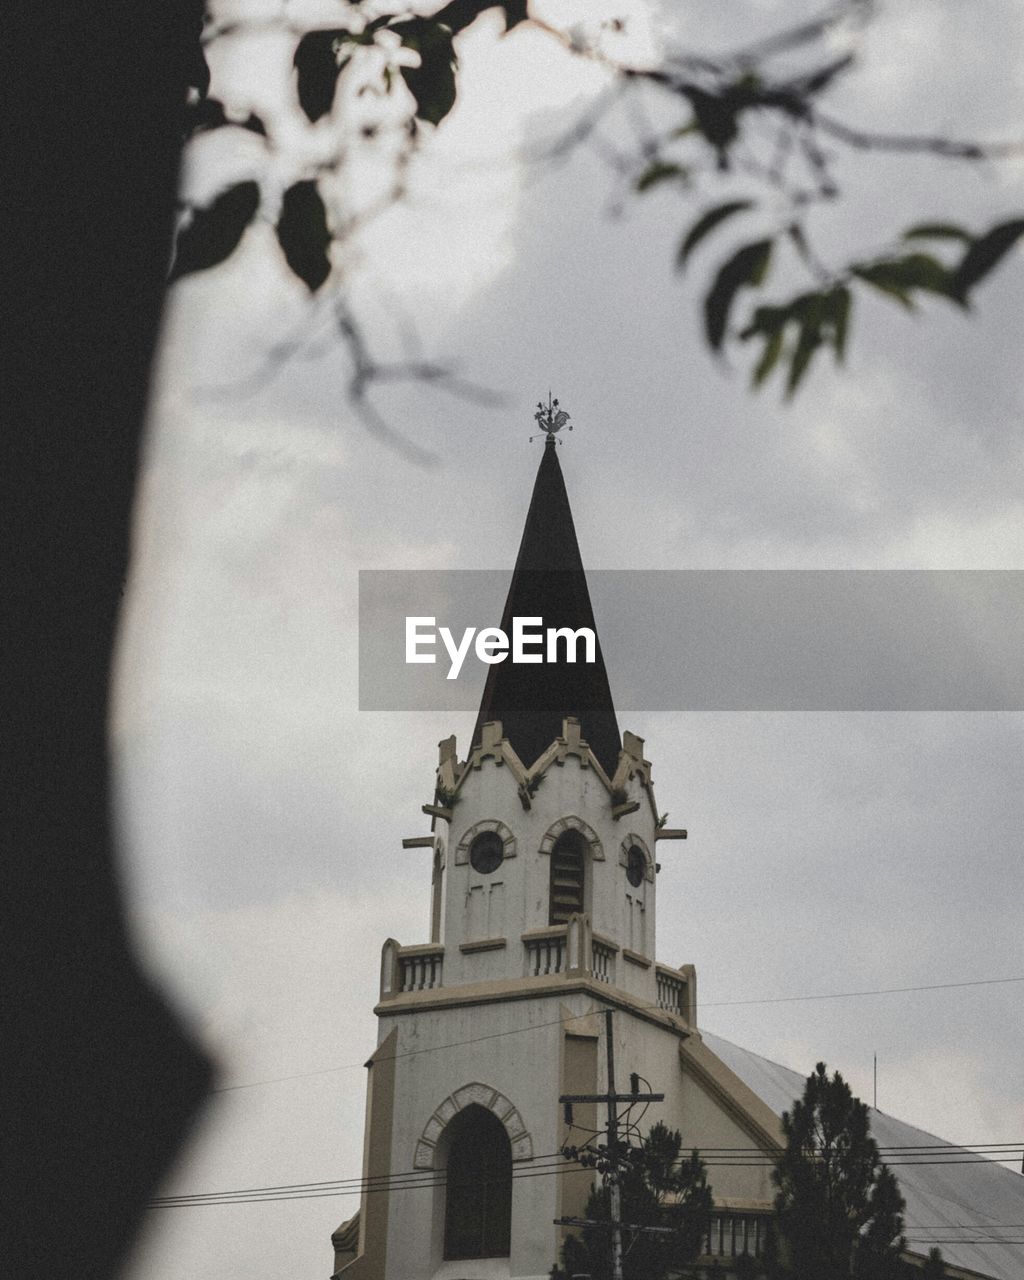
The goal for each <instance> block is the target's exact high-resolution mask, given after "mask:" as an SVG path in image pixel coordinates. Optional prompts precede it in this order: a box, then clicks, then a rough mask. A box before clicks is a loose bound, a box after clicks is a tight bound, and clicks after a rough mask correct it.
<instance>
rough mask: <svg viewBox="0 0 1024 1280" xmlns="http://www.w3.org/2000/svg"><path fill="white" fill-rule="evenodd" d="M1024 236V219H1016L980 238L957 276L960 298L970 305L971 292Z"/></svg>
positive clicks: (955, 282) (954, 286)
mask: <svg viewBox="0 0 1024 1280" xmlns="http://www.w3.org/2000/svg"><path fill="white" fill-rule="evenodd" d="M1022 235H1024V218H1014V219H1013V221H1011V222H1001V223H1000V224H999V225H998V226H995V227H993V228H992V230H991V231H987V232H986V233H985V234H984V235H983V236H979V237H978V238H977V239H976V240H975V241H974V242H973V243H972V245H971V247H970V248H969V249H968V250H967V252H966V254H965V255H964V258H963V261H962V262H961V263H960V265H959V266H958V267H957V268H956V270H955V271H954V272H953V280H952V289H953V293H954V295H955V296H956V298H957V299H958V300H959V301H961V302H963V303H966V302H967V295H968V293H969V291H970V290H971V289H972V288H973V287H974V285H976V284H977V283H978V281H979V280H982V279H984V277H985V276H987V275H988V273H989V272H990V271H991V270H992V268H993V267H994V266H996V264H997V263H998V262H999V261H1000V260H1001V259H1002V258H1003V257H1004V256H1005V255H1006V254H1007V253H1009V251H1010V250H1011V249H1012V248H1013V246H1014V245H1015V244H1016V243H1017V241H1018V240H1019V239H1020V237H1021V236H1022Z"/></svg>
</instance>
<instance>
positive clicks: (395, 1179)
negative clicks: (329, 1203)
mask: <svg viewBox="0 0 1024 1280" xmlns="http://www.w3.org/2000/svg"><path fill="white" fill-rule="evenodd" d="M1016 1149H1017V1151H1020V1150H1021V1149H1022V1148H1021V1145H1020V1144H1018V1146H1017V1148H1016ZM701 1158H702V1160H703V1163H704V1165H705V1166H706V1167H707V1168H709V1169H714V1168H733V1169H735V1168H744V1169H770V1168H772V1167H774V1164H775V1161H774V1160H773V1159H771V1158H768V1157H766V1156H764V1155H763V1154H762V1157H761V1158H760V1159H754V1160H739V1159H731V1158H727V1159H722V1158H720V1157H717V1158H716V1157H714V1156H711V1157H706V1156H705V1155H703V1154H702V1157H701ZM885 1163H886V1165H887V1166H888V1167H889V1168H898V1167H901V1166H903V1165H905V1164H906V1163H908V1162H906V1161H904V1160H900V1159H895V1160H886V1161H885ZM910 1163H912V1165H914V1166H916V1167H920V1166H921V1165H927V1166H936V1165H948V1164H992V1163H993V1162H992V1161H991V1160H988V1159H987V1158H985V1157H983V1156H981V1157H978V1158H969V1157H967V1158H956V1159H934V1158H931V1159H926V1160H923V1161H918V1160H915V1161H913V1162H910ZM573 1172H586V1170H585V1169H584V1167H583V1166H582V1165H580V1164H579V1163H578V1162H576V1161H568V1160H566V1159H565V1158H564V1157H562V1156H561V1153H560V1152H551V1153H549V1154H546V1155H543V1156H535V1157H534V1158H533V1159H532V1161H531V1162H530V1164H529V1166H528V1167H519V1168H513V1171H512V1177H513V1179H521V1178H536V1177H547V1176H552V1175H557V1174H565V1173H573ZM439 1174H440V1176H439ZM444 1183H445V1177H444V1174H443V1171H440V1170H437V1169H424V1170H409V1171H407V1172H405V1173H398V1174H381V1175H379V1176H377V1177H372V1176H371V1177H364V1178H347V1179H338V1180H335V1181H325V1182H306V1183H302V1182H300V1183H285V1184H278V1185H271V1186H267V1187H242V1188H236V1189H234V1190H229V1191H210V1192H192V1193H183V1194H181V1195H170V1196H161V1197H157V1198H156V1199H154V1200H152V1201H151V1202H150V1207H151V1208H199V1207H202V1206H203V1205H215V1204H246V1203H248V1204H252V1203H259V1202H262V1201H282V1200H309V1199H319V1198H322V1197H325V1196H349V1195H362V1194H373V1193H375V1192H380V1191H411V1190H418V1189H419V1188H421V1187H437V1186H443V1185H444ZM1021 1228H1024V1224H1020V1223H1007V1224H994V1223H958V1224H956V1225H955V1226H952V1225H951V1226H950V1227H949V1228H948V1229H949V1230H964V1229H969V1230H972V1231H979V1230H997V1229H1005V1230H1018V1229H1021ZM946 1229H947V1228H946V1227H945V1226H943V1225H941V1224H935V1225H934V1226H917V1227H914V1228H913V1230H915V1231H924V1230H930V1231H944V1230H946ZM1001 1242H1002V1241H1001V1240H999V1239H996V1240H990V1243H1001Z"/></svg>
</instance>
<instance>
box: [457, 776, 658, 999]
mask: <svg viewBox="0 0 1024 1280" xmlns="http://www.w3.org/2000/svg"><path fill="white" fill-rule="evenodd" d="M628 790H629V793H630V798H631V799H637V800H639V801H640V804H641V807H640V809H639V810H638V811H637V812H636V813H634V814H630V815H629V816H628V817H627V818H625V819H622V820H620V821H618V822H616V821H615V820H614V819H613V818H612V815H611V803H610V800H609V795H608V791H607V790H606V788H605V787H604V785H603V784H602V782H601V780H600V779H599V778H598V777H597V775H596V774H595V773H594V771H593V770H592V769H590V768H587V767H583V766H582V765H581V762H580V761H579V760H578V759H577V758H576V757H574V756H570V757H568V758H567V759H566V761H565V763H564V764H562V765H558V764H553V765H552V766H551V767H550V768H549V769H548V771H547V773H546V774H545V775H544V780H543V782H542V783H541V785H540V787H539V788H538V790H537V791H536V792H535V794H534V796H533V797H532V802H531V808H530V809H529V810H528V811H527V810H524V809H523V807H522V804H521V802H520V800H519V796H518V793H517V783H516V779H515V776H514V774H513V773H512V772H511V770H510V769H509V768H508V766H507V765H504V764H500V765H499V764H497V763H496V762H495V761H494V760H492V759H487V760H485V761H484V762H483V763H482V765H481V767H480V768H479V769H476V770H473V771H472V772H471V773H470V775H469V776H468V777H467V778H466V780H465V782H464V783H463V785H462V787H461V789H460V791H459V797H458V801H457V803H456V805H455V808H454V811H453V816H452V822H451V827H450V831H448V832H447V838H446V842H447V855H446V859H445V862H446V865H445V872H444V876H445V884H444V893H445V907H444V912H443V932H442V941H443V942H444V944H445V968H444V985H445V986H446V987H451V986H457V985H461V984H463V983H470V982H479V981H484V980H487V979H490V978H495V977H510V978H512V977H521V976H522V975H523V973H524V972H525V959H524V955H523V946H522V942H521V938H522V935H523V933H525V932H528V931H529V930H531V929H539V928H544V927H546V926H547V923H548V888H549V876H550V860H549V856H548V855H547V854H542V853H540V851H539V850H540V845H541V842H542V841H543V839H544V836H545V834H546V833H547V832H548V830H549V829H550V828H551V826H552V825H553V824H554V823H555V822H557V821H558V820H559V819H562V818H566V817H570V816H573V817H577V818H579V819H581V820H582V821H583V822H584V823H586V824H587V825H588V826H589V827H590V828H592V829H593V831H594V832H595V833H596V835H597V837H598V839H599V841H600V845H601V852H602V853H603V858H597V859H592V860H590V861H589V864H588V867H587V888H586V903H585V906H586V910H587V912H588V913H589V915H590V918H591V925H592V928H593V930H594V932H595V933H597V934H600V935H602V936H604V937H606V938H609V939H610V940H612V941H613V942H615V943H616V944H617V945H618V946H619V947H624V946H625V947H629V946H630V945H631V942H632V943H636V941H637V940H638V939H637V937H636V934H635V933H634V934H633V935H631V933H630V929H629V921H628V915H627V906H626V894H627V892H629V893H630V894H631V895H633V896H636V892H637V891H636V890H635V889H634V888H633V887H632V886H630V885H629V884H628V882H627V880H626V872H625V868H624V867H623V866H622V865H621V864H620V857H619V854H620V847H621V844H622V841H623V839H624V838H625V837H626V836H627V835H628V834H629V833H630V832H635V833H636V834H637V835H638V836H639V837H640V839H641V841H642V842H643V844H644V846H645V847H646V849H647V850H648V851H649V853H650V856H651V860H652V861H653V851H654V847H655V844H654V829H655V823H654V819H653V816H652V814H651V812H650V805H649V802H648V799H647V796H646V793H645V792H644V790H643V788H642V787H641V785H640V784H639V782H637V781H635V780H634V781H633V782H631V783H630V784H629V788H628ZM484 820H491V821H498V822H501V823H503V824H504V825H505V826H507V827H508V828H509V829H510V830H511V831H512V832H513V834H514V836H515V841H516V854H515V857H513V858H506V859H505V861H504V862H503V863H502V865H501V867H500V868H499V869H498V870H497V871H496V872H494V873H493V874H492V875H490V876H482V875H480V874H479V873H477V872H475V871H474V870H473V869H472V867H471V866H470V865H469V864H468V863H463V864H459V863H457V861H456V850H457V848H458V844H459V842H460V840H461V839H462V838H463V836H464V835H465V833H466V832H467V831H468V830H469V829H470V828H471V827H473V826H475V825H476V824H477V823H478V822H481V821H484ZM442 825H443V824H442ZM496 884H500V885H501V890H500V892H499V893H498V894H495V892H494V886H495V885H496ZM655 889H656V885H655V882H654V881H653V880H652V881H645V883H644V886H643V897H644V900H645V911H644V913H643V914H644V920H645V944H644V946H643V950H644V952H645V953H646V954H647V955H648V956H649V957H651V958H652V959H653V958H654V955H655V897H656V893H655ZM484 937H504V938H506V939H507V942H508V945H507V947H506V948H505V950H504V951H503V952H482V953H474V954H469V955H466V954H463V953H462V952H461V951H460V949H459V948H460V946H461V944H462V943H464V942H472V941H475V940H478V939H480V938H484ZM634 949H638V950H639V949H640V948H639V947H635V946H634ZM502 966H503V967H502ZM616 970H617V981H619V982H620V983H622V984H623V985H625V986H626V989H627V990H629V991H631V992H632V993H634V994H636V995H637V996H638V997H640V998H642V999H644V1000H646V1001H648V1002H653V1000H654V974H653V969H652V970H647V971H644V970H640V969H635V968H634V967H633V966H626V964H625V962H624V961H623V960H622V957H621V956H619V957H617V961H616ZM630 970H633V971H632V972H630Z"/></svg>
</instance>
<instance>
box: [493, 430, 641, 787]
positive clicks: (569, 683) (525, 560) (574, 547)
mask: <svg viewBox="0 0 1024 1280" xmlns="http://www.w3.org/2000/svg"><path fill="white" fill-rule="evenodd" d="M554 446H555V441H554V438H553V436H549V437H548V439H547V440H546V442H545V445H544V451H543V456H542V457H541V460H540V467H539V468H538V470H537V479H536V482H535V483H534V486H533V497H532V498H531V500H530V510H529V512H528V513H527V516H526V527H525V528H524V529H523V540H522V542H521V543H520V544H519V555H518V557H517V558H516V567H515V570H514V571H513V574H512V583H511V585H510V586H509V590H508V598H507V599H506V601H505V612H504V614H503V615H502V619H501V627H502V630H503V631H504V632H505V633H506V634H507V635H511V633H512V619H513V617H520V618H522V617H531V618H542V619H543V627H544V628H545V629H546V628H548V627H572V628H573V630H577V629H578V628H580V627H590V628H591V629H592V630H593V631H594V634H595V636H596V635H597V628H596V627H595V625H594V612H593V609H592V607H591V604H590V592H589V591H588V590H587V579H586V575H585V574H584V572H583V561H582V559H581V557H580V548H579V543H578V542H577V541H576V530H575V528H574V527H573V523H572V512H571V511H570V510H569V498H568V495H567V494H566V492H565V481H564V480H563V479H562V469H561V467H560V466H559V465H558V450H557V449H556V448H555V447H554ZM596 648H597V652H596V654H595V657H596V659H597V661H596V662H593V663H586V662H583V661H582V658H583V649H582V646H580V648H579V654H578V657H579V659H580V660H578V661H577V662H576V663H575V664H574V665H570V664H568V663H565V662H559V663H558V664H557V665H554V664H549V663H546V662H545V663H537V664H522V663H513V662H512V661H511V660H510V659H509V658H506V659H505V661H504V662H499V663H495V664H494V665H493V666H492V667H490V668H489V669H488V673H487V683H486V684H485V685H484V696H483V699H482V700H481V703H480V712H479V714H478V716H477V721H476V728H475V729H474V731H473V743H474V745H476V744H478V743H479V742H480V741H481V734H482V730H483V726H484V724H485V722H486V721H488V720H500V721H501V723H502V726H503V732H504V735H505V737H506V738H508V740H509V741H510V742H511V744H512V746H513V747H514V748H515V751H516V754H517V755H518V756H519V758H520V759H521V760H522V761H523V763H524V764H526V765H527V766H529V765H531V764H533V762H534V761H535V760H536V759H537V757H538V756H540V755H541V753H542V752H543V751H544V750H545V749H546V748H547V747H549V746H550V745H551V743H552V742H553V741H554V740H555V738H557V737H559V736H560V735H561V732H562V721H563V719H564V718H565V717H566V716H577V717H578V718H579V721H580V728H581V733H582V736H583V737H584V738H585V739H586V740H587V742H589V743H590V747H591V750H592V751H593V752H594V755H595V756H596V757H597V758H598V760H599V761H600V762H601V764H602V766H603V767H604V770H605V772H606V773H607V774H608V775H609V777H610V776H611V775H612V774H613V773H614V772H615V767H616V764H617V763H618V759H619V749H620V747H621V745H622V740H621V738H620V736H619V726H618V723H617V721H616V718H615V707H614V706H613V705H612V695H611V690H610V689H609V687H608V675H607V672H606V671H605V667H604V658H603V657H602V654H601V642H600V640H598V641H597V646H596ZM538 652H539V650H538ZM559 652H560V653H562V652H564V651H563V650H561V649H560V651H559Z"/></svg>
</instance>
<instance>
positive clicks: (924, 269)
mask: <svg viewBox="0 0 1024 1280" xmlns="http://www.w3.org/2000/svg"><path fill="white" fill-rule="evenodd" d="M851 271H852V272H853V274H854V275H855V276H857V277H858V279H860V280H864V281H865V282H866V283H867V284H870V285H873V286H874V287H875V288H876V289H879V290H881V292H882V293H886V294H888V295H890V296H891V297H894V298H896V299H897V300H898V301H899V302H901V303H902V304H903V305H904V306H905V307H908V308H910V309H911V310H912V309H913V306H914V303H913V299H912V298H911V292H912V291H913V290H914V289H921V290H924V291H925V292H927V293H937V294H939V295H940V296H941V297H944V298H949V299H950V300H951V301H953V302H962V299H961V297H960V295H959V294H958V293H957V291H956V288H955V284H954V278H953V274H952V273H951V272H950V270H949V268H948V267H945V266H943V264H942V263H941V262H940V261H939V260H938V258H933V257H932V256H931V254H928V253H911V254H908V255H907V256H906V257H905V258H888V259H883V260H882V261H879V262H868V263H858V264H854V266H853V267H851Z"/></svg>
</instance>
